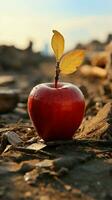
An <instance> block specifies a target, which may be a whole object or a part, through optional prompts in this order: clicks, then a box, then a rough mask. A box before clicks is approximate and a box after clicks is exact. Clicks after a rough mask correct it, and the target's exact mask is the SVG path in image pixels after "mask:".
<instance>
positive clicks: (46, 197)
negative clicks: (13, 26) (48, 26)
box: [0, 47, 112, 200]
mask: <svg viewBox="0 0 112 200" xmlns="http://www.w3.org/2000/svg"><path fill="white" fill-rule="evenodd" d="M2 48H3V49H2V50H1V51H0V55H1V52H2V51H3V50H4V49H5V48H6V47H2ZM11 48H12V47H11ZM108 48H109V47H108ZM6 50H7V51H8V49H7V48H6V49H5V50H4V51H5V53H4V51H3V55H6ZM15 51H16V55H18V54H19V58H18V57H17V58H16V59H17V60H15V62H14V61H13V63H11V61H12V60H10V59H8V61H7V63H5V64H4V62H3V56H2V57H0V63H1V65H0V66H1V68H0V70H1V76H0V200H15V199H16V200H60V199H61V200H62V199H63V200H68V199H69V200H109V199H112V69H111V68H112V65H111V62H110V60H108V59H109V58H108V56H107V54H106V53H105V52H104V51H103V54H102V53H101V55H100V56H99V57H97V58H96V57H95V56H96V55H95V56H94V58H93V59H92V61H91V60H89V58H88V57H87V60H86V61H85V63H84V65H83V66H82V67H81V68H80V70H79V72H77V73H76V74H73V75H71V76H69V77H62V81H65V80H66V81H68V82H72V83H74V84H76V85H78V87H80V89H81V90H82V92H83V93H84V96H85V99H86V112H85V117H84V120H83V122H82V125H81V126H80V128H79V130H78V131H77V133H75V136H74V138H73V140H70V141H57V142H53V141H52V142H48V143H45V142H44V141H42V140H41V138H39V137H38V134H37V133H36V132H35V130H34V128H33V126H32V124H31V122H30V120H29V116H28V113H27V98H28V94H29V92H30V90H31V88H32V87H33V86H34V85H35V84H38V83H40V82H43V81H44V82H45V81H52V80H53V73H54V68H53V65H54V61H53V59H52V58H50V59H48V58H44V62H42V61H41V60H42V59H43V58H42V57H41V56H40V54H39V55H38V59H40V60H39V61H38V62H39V66H38V69H37V68H36V67H32V63H33V65H34V64H35V62H36V59H37V54H36V55H34V54H32V52H31V50H29V49H27V50H26V51H24V52H22V53H21V52H19V53H18V52H17V49H16V50H14V49H13V48H12V49H11V50H10V51H9V52H8V53H7V54H8V55H11V56H12V55H13V53H14V52H15ZM18 51H19V50H18ZM9 53H10V54H9ZM27 54H28V55H27ZM14 55H15V54H14ZM29 56H30V61H29V62H28V61H27V59H28V58H29ZM9 57H10V56H9ZM1 58H2V61H1ZM6 58H7V56H6V57H5V58H4V60H5V61H6ZM20 58H21V59H20ZM23 58H24V59H23ZM31 58H32V59H31ZM107 58H108V59H107ZM25 59H26V60H25ZM32 60H33V61H32ZM17 61H18V62H17ZM20 61H21V62H20ZM90 61H91V63H90ZM95 62H96V63H95ZM15 63H16V66H15ZM22 63H23V65H25V66H27V64H28V63H30V65H31V66H30V67H28V68H27V70H25V68H24V69H23V68H22V69H20V68H19V67H20V66H21V65H22ZM92 63H93V65H95V66H92ZM8 64H9V66H8V67H9V68H10V70H9V69H7V68H6V66H7V65H8ZM36 64H37V63H36ZM10 65H11V66H12V68H11V66H10ZM96 65H97V66H96ZM98 66H99V67H98ZM4 67H5V70H4ZM14 67H15V68H14ZM94 67H95V68H94ZM18 68H19V69H18Z"/></svg>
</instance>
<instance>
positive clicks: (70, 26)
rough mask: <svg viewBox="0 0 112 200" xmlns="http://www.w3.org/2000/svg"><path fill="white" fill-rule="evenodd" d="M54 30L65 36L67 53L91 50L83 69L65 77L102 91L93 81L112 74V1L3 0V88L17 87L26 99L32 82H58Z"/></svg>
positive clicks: (0, 43) (0, 11)
mask: <svg viewBox="0 0 112 200" xmlns="http://www.w3.org/2000/svg"><path fill="white" fill-rule="evenodd" d="M53 29H56V30H58V31H59V32H61V33H62V34H63V35H64V37H65V52H67V51H69V50H72V49H85V52H86V57H85V60H84V62H83V65H82V66H81V67H80V68H79V70H78V72H76V73H75V74H71V75H69V76H63V75H62V76H61V77H60V80H61V81H68V82H72V83H76V84H77V85H78V86H79V87H81V88H82V90H83V92H84V93H85V95H87V92H89V93H91V95H93V94H96V92H97V93H98V95H100V94H101V95H102V93H100V92H99V89H98V87H97V89H96V88H94V84H93V83H94V82H95V83H98V84H97V86H98V85H99V86H101V84H102V83H103V82H102V81H105V80H107V76H108V77H109V75H110V74H111V73H109V69H110V68H109V66H110V65H111V63H112V62H111V60H112V59H111V58H112V56H111V54H112V1H111V0H99V1H98V0H94V1H90V0H46V1H45V0H27V1H25V0H11V1H10V0H0V88H1V90H0V91H4V93H5V91H6V90H9V89H13V91H14V90H16V91H18V93H19V94H20V98H21V99H26V100H24V101H25V102H27V97H28V94H29V92H30V90H31V89H32V87H33V86H35V85H36V84H39V83H42V82H52V81H54V77H55V58H54V56H53V52H52V49H51V44H50V43H51V37H52V30H53ZM107 69H108V70H107ZM111 71H112V70H111ZM110 79H111V77H109V80H110ZM99 81H100V82H99ZM95 87H96V86H95ZM97 90H98V91H97ZM94 91H95V92H94ZM2 97H3V94H2ZM21 101H23V100H21ZM1 107H2V108H3V105H2V106H1Z"/></svg>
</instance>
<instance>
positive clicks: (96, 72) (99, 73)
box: [80, 65, 108, 78]
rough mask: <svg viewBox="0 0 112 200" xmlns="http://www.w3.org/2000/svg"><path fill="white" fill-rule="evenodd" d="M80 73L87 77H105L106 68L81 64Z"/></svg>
mask: <svg viewBox="0 0 112 200" xmlns="http://www.w3.org/2000/svg"><path fill="white" fill-rule="evenodd" d="M80 71H81V73H82V74H83V75H84V76H87V77H98V78H106V77H107V74H108V73H107V70H106V69H102V68H100V67H97V66H91V65H83V66H82V67H81V69H80Z"/></svg>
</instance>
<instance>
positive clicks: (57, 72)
mask: <svg viewBox="0 0 112 200" xmlns="http://www.w3.org/2000/svg"><path fill="white" fill-rule="evenodd" d="M59 64H60V62H59V61H57V62H56V76H55V88H57V85H58V80H59V75H60V68H59Z"/></svg>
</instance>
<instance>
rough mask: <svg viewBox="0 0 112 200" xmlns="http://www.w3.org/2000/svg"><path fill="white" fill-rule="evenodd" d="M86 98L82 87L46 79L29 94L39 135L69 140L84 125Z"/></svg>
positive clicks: (48, 139) (47, 139) (29, 110)
mask: <svg viewBox="0 0 112 200" xmlns="http://www.w3.org/2000/svg"><path fill="white" fill-rule="evenodd" d="M84 111H85V100H84V96H83V94H82V92H81V91H80V89H79V88H78V87H77V86H75V85H73V84H70V83H58V87H57V88H55V86H54V84H53V83H43V84H39V85H37V86H35V87H34V88H33V89H32V91H31V93H30V95H29V98H28V112H29V115H30V118H31V120H32V122H33V124H34V127H35V129H36V131H37V132H38V134H39V136H40V137H41V138H42V139H43V140H45V141H53V140H68V139H71V138H72V137H73V135H74V134H75V131H76V130H77V129H78V127H79V126H80V124H81V122H82V119H83V116H84Z"/></svg>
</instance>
